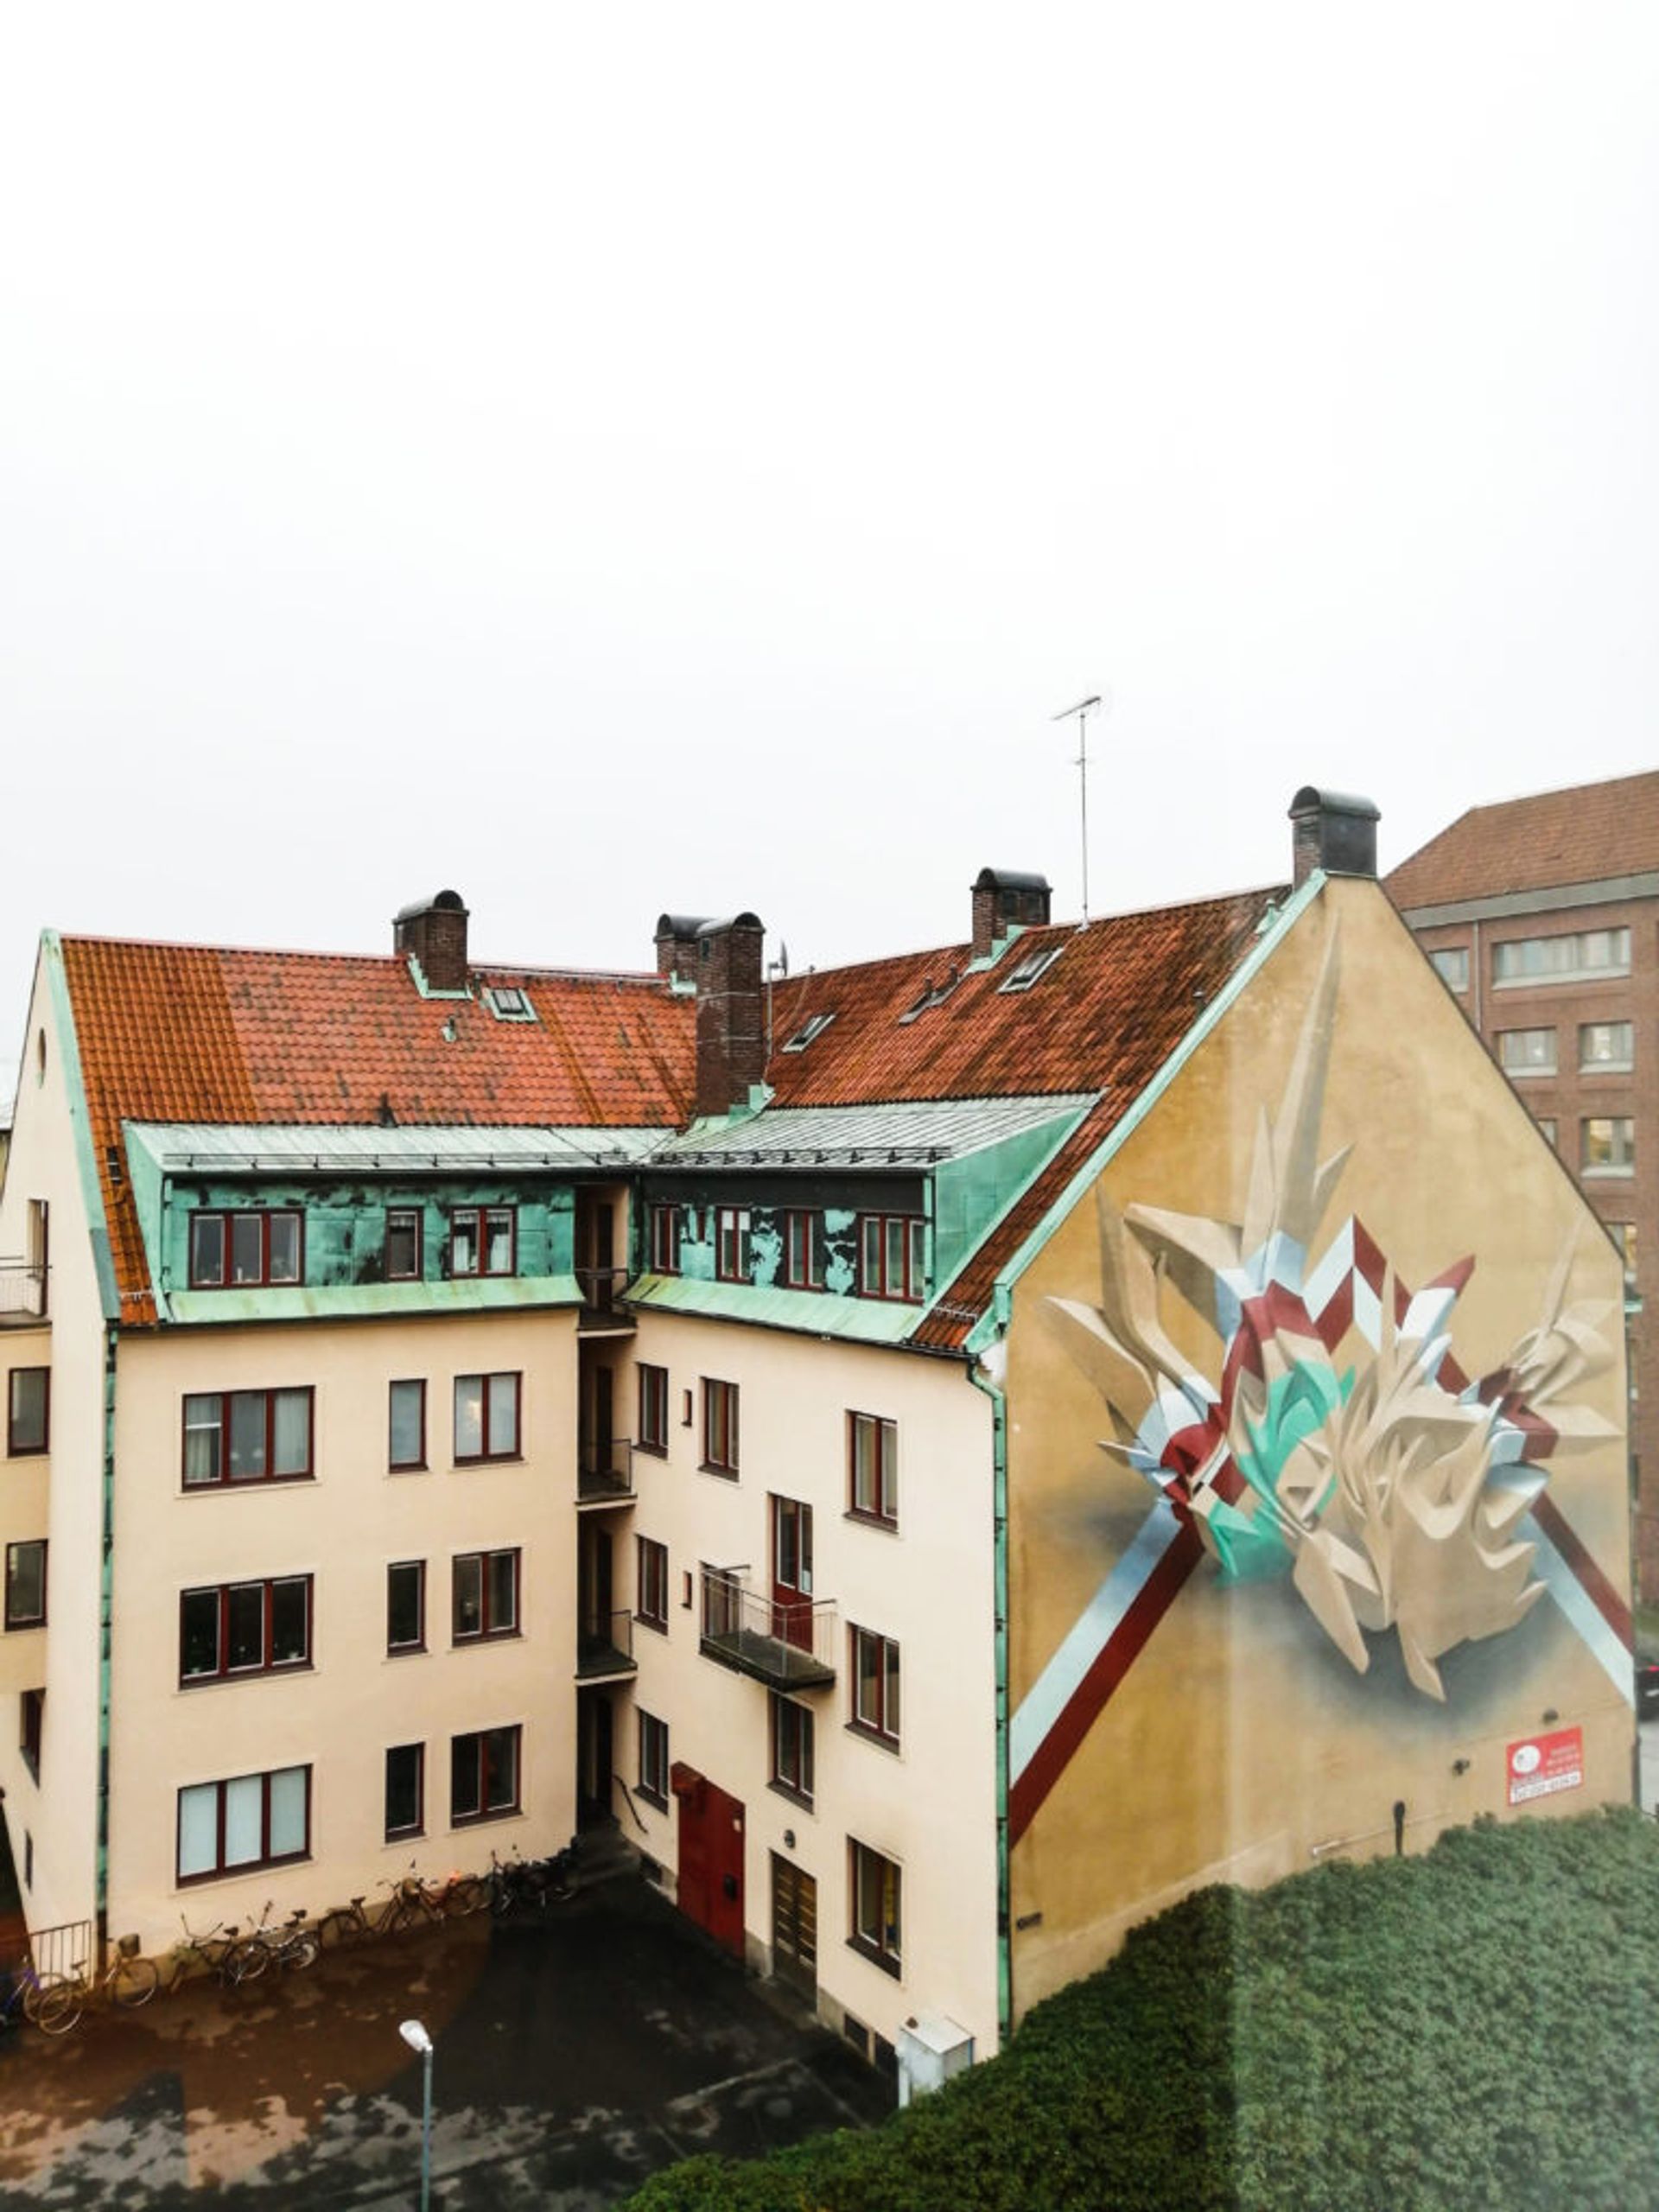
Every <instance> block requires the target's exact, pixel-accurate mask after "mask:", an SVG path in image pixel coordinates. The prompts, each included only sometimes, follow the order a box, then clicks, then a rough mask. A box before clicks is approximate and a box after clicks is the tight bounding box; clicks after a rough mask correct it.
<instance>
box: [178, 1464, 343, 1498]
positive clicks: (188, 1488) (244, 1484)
mask: <svg viewBox="0 0 1659 2212" xmlns="http://www.w3.org/2000/svg"><path fill="white" fill-rule="evenodd" d="M316 1479H317V1478H316V1473H315V1470H314V1469H312V1468H310V1467H308V1468H307V1469H306V1470H305V1471H304V1472H303V1473H302V1474H297V1475H219V1476H216V1477H215V1478H213V1481H212V1482H201V1483H185V1482H181V1484H179V1495H180V1497H223V1496H224V1495H225V1493H226V1491H260V1490H287V1489H289V1487H290V1485H291V1484H295V1483H314V1482H315V1480H316Z"/></svg>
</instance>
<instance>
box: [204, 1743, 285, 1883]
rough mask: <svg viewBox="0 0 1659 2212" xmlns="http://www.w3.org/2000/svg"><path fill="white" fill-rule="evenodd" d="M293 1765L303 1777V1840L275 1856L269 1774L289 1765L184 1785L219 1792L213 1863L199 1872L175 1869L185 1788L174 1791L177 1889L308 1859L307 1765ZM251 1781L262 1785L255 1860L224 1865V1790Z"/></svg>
mask: <svg viewBox="0 0 1659 2212" xmlns="http://www.w3.org/2000/svg"><path fill="white" fill-rule="evenodd" d="M296 1764H298V1765H299V1770H300V1772H301V1773H302V1774H303V1775H304V1777H305V1841H304V1842H303V1843H302V1845H301V1847H300V1848H299V1849H298V1850H297V1851H283V1852H279V1853H277V1854H276V1856H275V1857H273V1856H272V1854H271V1850H270V1783H271V1777H272V1776H273V1775H278V1774H288V1773H290V1772H292V1769H291V1768H289V1767H267V1768H265V1769H264V1770H263V1771H262V1772H261V1773H260V1774H258V1775H257V1777H256V1776H253V1775H247V1774H228V1775H226V1777H224V1778H223V1780H222V1781H219V1782H204V1783H194V1784H187V1785H185V1787H186V1788H190V1787H194V1788H197V1789H217V1790H218V1792H219V1844H218V1853H217V1859H216V1863H215V1864H214V1865H213V1866H208V1867H204V1868H203V1870H202V1872H200V1873H199V1874H182V1873H180V1872H178V1864H179V1853H180V1851H181V1848H182V1847H183V1843H184V1797H185V1789H184V1788H181V1789H180V1791H179V1793H178V1808H177V1810H176V1812H175V1815H174V1835H173V1866H174V1879H175V1881H176V1882H177V1884H178V1885H179V1886H180V1888H181V1889H188V1888H191V1887H192V1886H194V1884H196V1883H197V1882H224V1881H229V1880H232V1879H234V1878H235V1877H236V1876H237V1875H238V1874H254V1873H257V1872H258V1871H259V1869H260V1868H261V1867H263V1866H298V1865H299V1864H300V1862H301V1861H302V1859H308V1858H309V1857H310V1856H311V1808H312V1802H313V1800H312V1777H311V1768H310V1764H309V1763H308V1762H305V1763H300V1762H297V1761H296ZM255 1780H257V1781H258V1782H259V1783H262V1784H263V1785H264V1787H263V1791H262V1796H261V1803H260V1810H259V1821H260V1829H259V1833H260V1841H261V1845H262V1849H261V1851H260V1854H259V1856H258V1858H257V1859H238V1861H237V1863H236V1865H235V1866H226V1864H225V1792H226V1789H228V1788H229V1787H230V1785H231V1783H233V1782H251V1781H255Z"/></svg>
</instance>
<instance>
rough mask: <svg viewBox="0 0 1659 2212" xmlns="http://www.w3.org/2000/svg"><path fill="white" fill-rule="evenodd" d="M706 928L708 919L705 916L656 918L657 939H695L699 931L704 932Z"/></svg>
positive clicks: (679, 915) (691, 915)
mask: <svg viewBox="0 0 1659 2212" xmlns="http://www.w3.org/2000/svg"><path fill="white" fill-rule="evenodd" d="M708 926H709V918H708V916H707V915H706V914H658V917H657V934H658V937H674V938H688V937H696V935H697V934H698V932H699V931H702V930H706V929H707V928H708Z"/></svg>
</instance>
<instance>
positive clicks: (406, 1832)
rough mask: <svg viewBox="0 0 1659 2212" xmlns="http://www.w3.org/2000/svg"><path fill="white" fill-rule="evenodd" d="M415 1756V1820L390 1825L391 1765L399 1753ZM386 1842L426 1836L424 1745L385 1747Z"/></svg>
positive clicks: (384, 1814) (393, 1745)
mask: <svg viewBox="0 0 1659 2212" xmlns="http://www.w3.org/2000/svg"><path fill="white" fill-rule="evenodd" d="M408 1751H413V1752H414V1754H415V1818H414V1820H413V1821H411V1822H410V1823H409V1824H408V1825H407V1826H401V1825H400V1826H397V1827H394V1826H393V1825H392V1819H391V1763H392V1761H393V1759H395V1758H397V1757H398V1756H399V1755H400V1754H401V1753H404V1752H408ZM383 1818H384V1820H385V1834H386V1841H387V1842H388V1843H397V1842H401V1841H402V1840H403V1839H404V1837H406V1836H411V1835H424V1834H426V1745H424V1744H389V1745H387V1746H386V1777H385V1808H384V1811H383Z"/></svg>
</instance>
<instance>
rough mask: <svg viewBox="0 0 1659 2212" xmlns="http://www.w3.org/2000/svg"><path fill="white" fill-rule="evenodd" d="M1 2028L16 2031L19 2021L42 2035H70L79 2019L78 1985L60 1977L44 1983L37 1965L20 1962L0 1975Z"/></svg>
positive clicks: (51, 1977) (22, 1960)
mask: <svg viewBox="0 0 1659 2212" xmlns="http://www.w3.org/2000/svg"><path fill="white" fill-rule="evenodd" d="M0 1987H3V1989H4V1995H3V1996H0V2028H12V2027H16V2024H17V2022H18V2020H19V2019H20V2018H22V2019H25V2020H27V2021H28V2022H29V2025H30V2026H31V2027H35V2028H39V2029H40V2031H41V2034H42V2035H48V2036H63V2035H67V2034H68V2032H69V2031H70V2029H71V2028H73V2026H74V2024H75V2022H76V2021H77V2020H78V2019H79V2018H80V2009H81V1994H80V1990H79V1985H78V1984H77V1983H75V1982H73V1981H70V1980H67V1979H66V1978H65V1977H64V1976H63V1975H61V1974H53V1975H51V1976H49V1977H48V1979H47V1980H44V1981H42V1980H41V1977H40V1975H39V1974H36V1972H35V1966H34V1961H32V1960H29V1959H21V1960H19V1961H17V1962H16V1965H14V1966H12V1967H10V1968H9V1969H7V1970H5V1971H3V1972H0Z"/></svg>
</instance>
